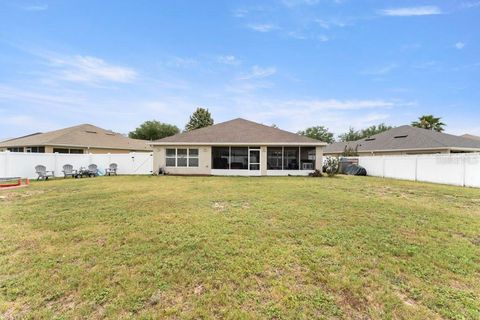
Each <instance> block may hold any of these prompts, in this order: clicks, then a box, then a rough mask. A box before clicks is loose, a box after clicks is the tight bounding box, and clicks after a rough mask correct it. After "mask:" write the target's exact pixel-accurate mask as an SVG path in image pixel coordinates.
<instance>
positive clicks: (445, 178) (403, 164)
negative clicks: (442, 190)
mask: <svg viewBox="0 0 480 320" xmlns="http://www.w3.org/2000/svg"><path fill="white" fill-rule="evenodd" d="M358 164H359V165H360V166H362V167H364V168H365V169H366V170H367V175H369V176H376V177H384V178H394V179H404V180H413V181H424V182H433V183H443V184H451V185H456V186H465V187H477V188H480V153H458V154H435V155H412V156H372V157H358Z"/></svg>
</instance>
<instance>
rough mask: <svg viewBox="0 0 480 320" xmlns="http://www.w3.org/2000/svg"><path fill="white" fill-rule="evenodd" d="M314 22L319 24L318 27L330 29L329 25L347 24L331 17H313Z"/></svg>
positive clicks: (344, 25)
mask: <svg viewBox="0 0 480 320" xmlns="http://www.w3.org/2000/svg"><path fill="white" fill-rule="evenodd" d="M314 22H315V23H317V24H318V25H319V26H320V28H323V29H330V28H331V27H340V28H343V27H346V26H347V23H345V22H342V21H339V20H336V19H331V20H325V19H315V20H314Z"/></svg>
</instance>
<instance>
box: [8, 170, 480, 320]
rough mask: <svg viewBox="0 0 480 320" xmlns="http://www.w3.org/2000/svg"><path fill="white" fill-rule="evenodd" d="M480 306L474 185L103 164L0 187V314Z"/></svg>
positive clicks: (359, 311) (451, 312) (399, 310)
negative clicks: (159, 173)
mask: <svg viewBox="0 0 480 320" xmlns="http://www.w3.org/2000/svg"><path fill="white" fill-rule="evenodd" d="M2 316H3V318H5V319H9V318H13V317H19V318H32V319H33V318H35V319H42V318H43V319H51V318H62V319H63V318H65V319H70V318H89V319H99V318H110V319H118V318H142V319H158V318H174V319H211V318H217V319H220V318H221V319H315V318H327V319H330V318H334V319H335V318H338V319H344V318H356V319H369V318H372V319H436V318H438V319H440V318H444V319H446V318H452V319H479V318H480V190H478V189H467V188H457V187H449V186H441V185H431V184H422V183H412V182H405V181H395V180H382V179H378V178H370V177H368V178H365V177H336V178H294V177H282V178H240V177H229V178H228V177H172V176H166V177H103V178H94V179H78V180H73V179H70V180H55V181H48V182H39V183H33V184H32V185H31V186H30V187H28V188H24V189H19V190H15V191H2V192H0V318H2Z"/></svg>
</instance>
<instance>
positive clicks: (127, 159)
mask: <svg viewBox="0 0 480 320" xmlns="http://www.w3.org/2000/svg"><path fill="white" fill-rule="evenodd" d="M110 163H116V164H117V165H118V170H117V172H118V174H152V170H153V156H152V153H151V152H132V153H125V154H60V153H24V152H0V178H2V177H22V178H36V177H37V175H36V173H35V166H37V165H44V166H45V167H47V170H49V171H50V170H53V171H54V172H55V176H56V177H63V172H62V170H63V169H62V168H63V166H64V165H65V164H71V165H72V166H73V168H74V169H80V167H87V166H88V165H90V164H96V165H97V166H98V168H99V169H100V171H101V172H104V171H105V169H106V168H108V166H109V165H110Z"/></svg>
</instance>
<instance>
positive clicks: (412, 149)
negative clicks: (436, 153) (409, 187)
mask: <svg viewBox="0 0 480 320" xmlns="http://www.w3.org/2000/svg"><path fill="white" fill-rule="evenodd" d="M419 150H453V151H472V152H475V151H478V152H480V148H461V147H453V148H450V147H440V148H410V149H383V150H358V151H357V152H358V153H375V152H408V151H419ZM343 151H344V150H341V151H340V150H338V151H328V150H325V151H324V153H343Z"/></svg>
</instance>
